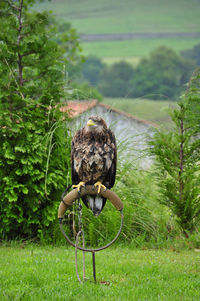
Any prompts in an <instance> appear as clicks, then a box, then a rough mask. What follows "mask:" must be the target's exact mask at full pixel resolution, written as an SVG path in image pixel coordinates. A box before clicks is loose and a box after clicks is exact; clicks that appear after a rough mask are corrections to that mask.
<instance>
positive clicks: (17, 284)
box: [0, 245, 200, 301]
mask: <svg viewBox="0 0 200 301" xmlns="http://www.w3.org/2000/svg"><path fill="white" fill-rule="evenodd" d="M197 251H198V250H197ZM74 257H75V256H74V249H73V248H72V247H60V248H58V247H50V246H49V247H41V246H34V245H28V246H25V247H24V245H23V246H22V247H20V246H19V245H15V246H13V247H11V246H1V247H0V266H1V269H0V283H1V284H0V286H1V289H0V300H23V301H25V300H28V301H29V300H37V301H38V300H49V301H50V300H53V301H55V300H63V301H64V300H87V301H89V300H113V301H117V300H122V301H123V300H168V301H170V300H173V301H174V300H199V287H200V265H199V260H200V253H199V252H195V251H192V250H190V251H181V252H173V251H170V250H138V249H129V248H127V247H117V248H115V247H110V248H109V249H107V250H104V251H101V252H99V253H97V254H96V271H97V282H98V283H97V284H96V285H95V284H94V283H93V277H92V260H91V254H86V276H87V277H88V278H89V280H88V281H86V282H84V283H83V284H80V283H79V282H78V280H77V277H76V273H75V264H74ZM81 258H82V255H81V254H79V265H80V266H79V272H80V274H81ZM101 280H103V281H109V282H110V285H103V284H100V283H99V282H100V281H101Z"/></svg>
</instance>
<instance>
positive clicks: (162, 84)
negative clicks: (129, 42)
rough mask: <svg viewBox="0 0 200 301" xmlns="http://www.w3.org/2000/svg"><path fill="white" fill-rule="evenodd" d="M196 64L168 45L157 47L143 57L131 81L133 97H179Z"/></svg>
mask: <svg viewBox="0 0 200 301" xmlns="http://www.w3.org/2000/svg"><path fill="white" fill-rule="evenodd" d="M193 69H194V65H193V64H191V62H188V61H186V60H183V59H182V58H181V57H180V56H178V55H177V54H176V53H175V52H174V51H173V50H171V49H168V48H167V47H164V46H162V47H159V48H157V49H155V50H154V51H153V52H152V53H151V54H150V57H149V58H148V59H143V60H142V61H141V62H140V63H139V65H138V67H137V69H136V72H135V75H134V78H133V80H132V81H130V90H131V91H132V94H131V96H132V97H145V98H152V99H163V98H169V99H177V98H178V97H179V96H180V93H181V92H182V91H183V89H184V84H186V83H187V82H188V80H189V78H190V76H191V73H192V70H193Z"/></svg>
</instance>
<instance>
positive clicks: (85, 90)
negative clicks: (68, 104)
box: [66, 83, 102, 101]
mask: <svg viewBox="0 0 200 301" xmlns="http://www.w3.org/2000/svg"><path fill="white" fill-rule="evenodd" d="M66 99H68V100H73V99H74V100H88V99H96V100H99V101H101V100H102V95H101V94H100V93H99V91H98V90H97V89H96V88H94V87H92V86H90V84H88V83H83V84H76V83H73V84H71V85H70V86H68V88H67V90H66Z"/></svg>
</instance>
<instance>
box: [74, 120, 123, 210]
mask: <svg viewBox="0 0 200 301" xmlns="http://www.w3.org/2000/svg"><path fill="white" fill-rule="evenodd" d="M116 163H117V147H116V141H115V135H114V133H113V132H112V131H111V130H110V129H109V128H108V127H107V125H106V122H105V121H104V120H103V119H102V118H100V117H98V116H91V117H89V119H88V122H87V124H86V125H85V126H84V127H83V128H82V129H80V130H78V131H77V132H76V133H75V135H74V137H73V139H72V147H71V176H72V184H73V186H72V187H73V188H77V189H78V191H80V190H81V187H82V186H85V185H94V186H95V187H97V188H98V190H97V195H96V196H95V195H85V196H83V197H82V200H83V202H84V204H85V205H86V206H87V207H88V208H90V209H91V210H92V212H93V214H94V216H98V215H99V214H100V213H101V211H102V209H103V207H104V206H105V203H106V199H105V198H103V197H101V196H100V195H99V192H100V190H101V188H103V189H106V188H108V189H110V188H112V187H113V186H114V183H115V175H116Z"/></svg>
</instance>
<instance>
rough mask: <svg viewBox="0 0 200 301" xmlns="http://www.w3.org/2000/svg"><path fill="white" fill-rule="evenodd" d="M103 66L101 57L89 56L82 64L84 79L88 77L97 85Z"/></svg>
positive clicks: (90, 81)
mask: <svg viewBox="0 0 200 301" xmlns="http://www.w3.org/2000/svg"><path fill="white" fill-rule="evenodd" d="M103 68H104V64H103V63H102V61H101V60H100V59H99V58H97V57H95V56H89V57H87V58H86V60H85V62H84V64H83V66H82V74H83V77H84V79H86V80H87V81H88V82H89V83H90V84H91V85H92V86H97V85H98V82H99V80H100V74H101V72H102V69H103Z"/></svg>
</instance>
